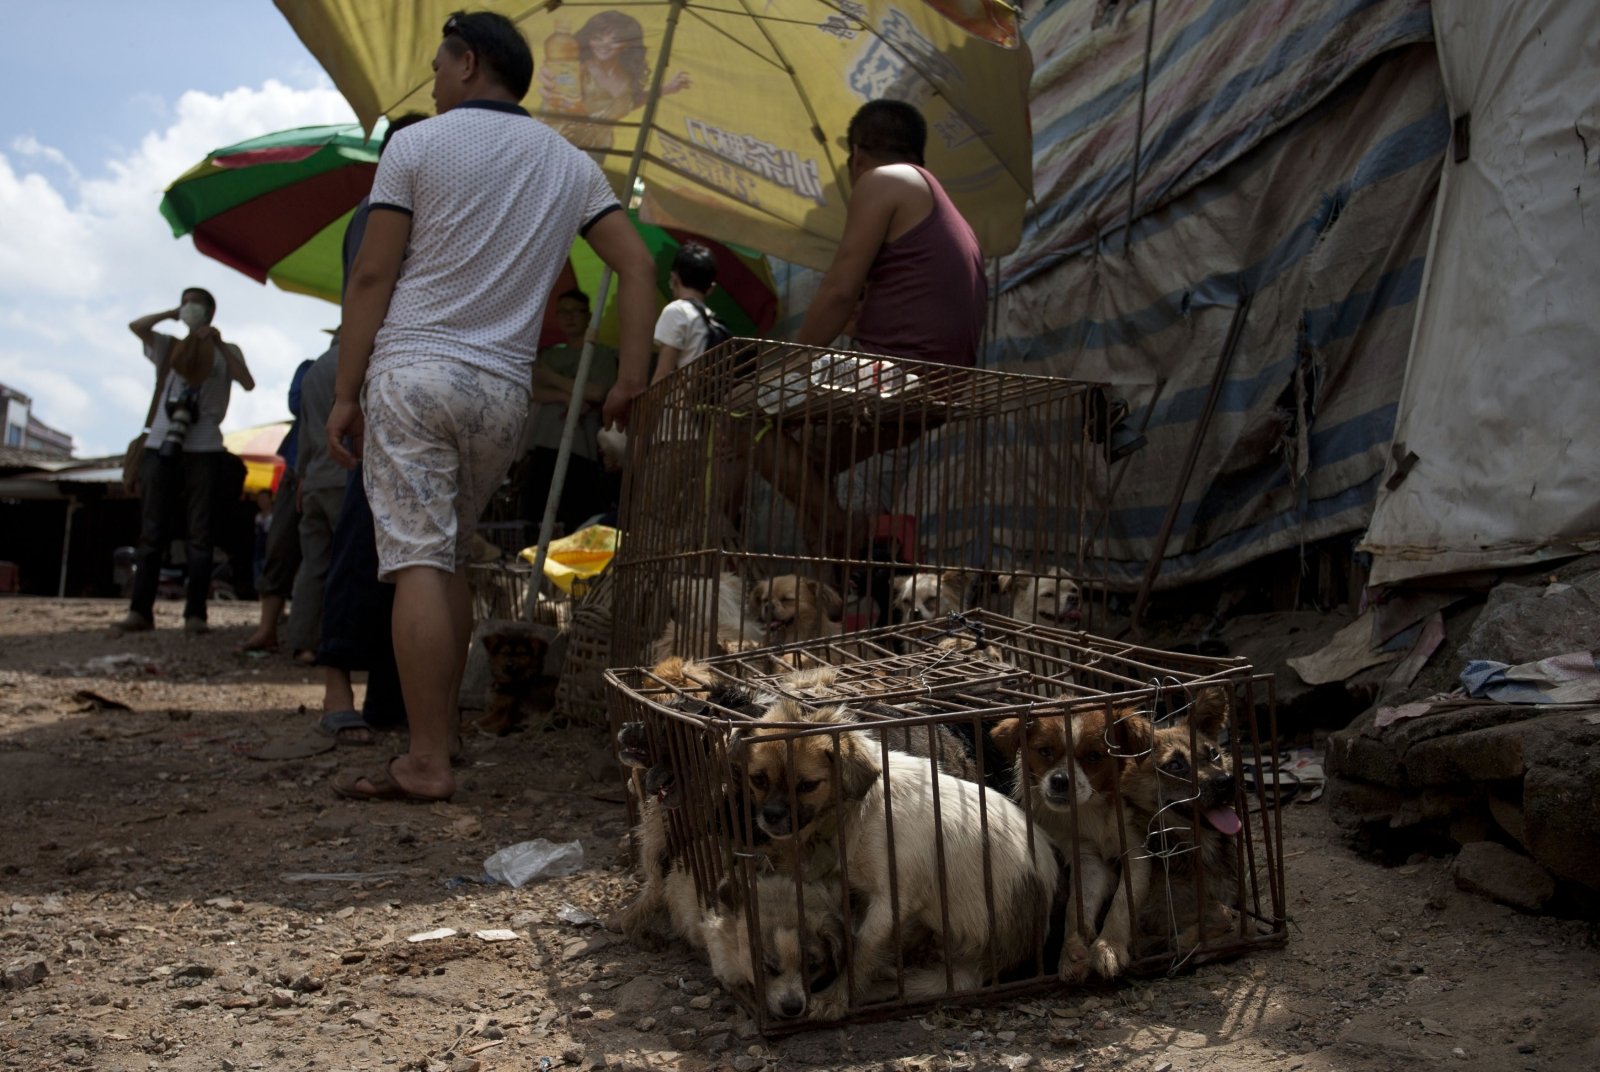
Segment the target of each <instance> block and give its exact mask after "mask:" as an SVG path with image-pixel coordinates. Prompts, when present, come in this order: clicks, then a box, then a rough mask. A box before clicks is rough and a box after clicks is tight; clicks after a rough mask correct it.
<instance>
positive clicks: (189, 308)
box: [178, 302, 206, 328]
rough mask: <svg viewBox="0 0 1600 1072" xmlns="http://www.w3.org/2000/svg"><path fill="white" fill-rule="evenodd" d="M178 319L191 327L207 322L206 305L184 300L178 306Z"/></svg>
mask: <svg viewBox="0 0 1600 1072" xmlns="http://www.w3.org/2000/svg"><path fill="white" fill-rule="evenodd" d="M178 319H179V320H182V321H183V322H184V323H185V324H187V325H189V327H190V328H197V327H199V326H200V325H202V324H204V323H205V322H206V307H205V306H204V305H201V304H200V303H199V302H184V303H183V305H181V306H179V307H178Z"/></svg>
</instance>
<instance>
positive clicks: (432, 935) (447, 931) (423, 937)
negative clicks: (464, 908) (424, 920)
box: [406, 927, 456, 942]
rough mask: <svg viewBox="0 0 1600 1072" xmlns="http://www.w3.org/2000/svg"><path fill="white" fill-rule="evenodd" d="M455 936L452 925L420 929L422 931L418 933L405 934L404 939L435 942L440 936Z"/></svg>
mask: <svg viewBox="0 0 1600 1072" xmlns="http://www.w3.org/2000/svg"><path fill="white" fill-rule="evenodd" d="M455 936H456V930H455V928H454V927H440V928H439V929H438V930H432V931H422V932H420V933H418V934H410V935H407V936H406V941H408V942H437V941H438V940H439V939H441V938H454V937H455Z"/></svg>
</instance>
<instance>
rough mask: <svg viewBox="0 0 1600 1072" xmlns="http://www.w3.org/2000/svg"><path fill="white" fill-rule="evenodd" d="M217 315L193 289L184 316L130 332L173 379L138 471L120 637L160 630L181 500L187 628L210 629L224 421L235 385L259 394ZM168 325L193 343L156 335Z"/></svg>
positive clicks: (140, 322) (176, 313)
mask: <svg viewBox="0 0 1600 1072" xmlns="http://www.w3.org/2000/svg"><path fill="white" fill-rule="evenodd" d="M216 312H217V299H215V298H213V297H212V296H211V292H210V291H207V290H203V289H201V288H200V287H189V288H188V289H187V290H185V291H184V292H183V294H182V296H181V298H180V300H179V305H178V308H176V309H169V310H167V311H166V312H161V313H151V314H149V315H148V316H142V317H140V318H139V319H137V320H135V321H133V323H131V324H129V325H128V330H129V331H131V332H133V333H134V334H135V335H137V336H138V337H139V341H140V342H142V343H144V356H145V357H146V358H147V359H148V360H149V361H150V363H151V364H153V365H155V366H156V368H157V369H161V368H165V369H166V370H167V372H166V379H165V381H164V382H163V384H162V386H161V393H160V399H161V401H160V403H159V404H158V405H157V406H156V409H155V417H154V418H153V419H152V420H151V422H150V434H149V436H147V437H146V439H145V450H144V457H143V459H142V460H141V461H140V463H139V489H140V491H139V497H140V511H141V520H140V526H139V549H138V552H137V554H138V559H137V562H138V568H137V570H136V572H135V573H134V580H133V598H132V599H131V600H130V602H129V606H128V613H127V614H126V615H125V616H124V617H123V618H122V620H121V621H119V622H117V623H116V626H115V628H116V629H117V630H118V631H119V632H124V633H136V632H142V631H144V630H146V629H153V628H155V602H156V589H157V588H158V587H159V584H160V580H161V557H162V554H163V552H165V551H166V549H167V544H168V542H170V541H171V539H172V538H173V534H172V533H171V532H170V531H169V527H168V525H167V518H168V517H169V516H170V514H169V509H170V507H169V504H170V503H171V502H172V500H174V499H176V498H178V497H180V496H181V497H182V498H183V500H184V504H185V509H184V512H183V513H184V519H185V529H186V545H185V548H184V562H185V565H186V568H187V570H188V577H187V578H186V580H185V594H184V603H183V628H184V630H185V631H187V632H190V633H204V632H207V631H208V629H209V627H208V626H207V625H206V600H207V597H208V596H209V595H210V593H211V559H212V555H211V546H212V539H211V500H212V497H213V494H214V487H215V485H216V481H217V466H218V462H219V460H220V459H221V457H222V455H223V453H224V451H223V447H222V428H221V425H222V419H223V417H225V416H227V413H228V401H229V399H230V397H231V395H232V389H233V385H234V384H235V383H237V384H238V385H239V386H240V387H243V388H244V389H245V390H246V391H251V390H254V389H255V386H256V381H255V380H254V379H253V378H252V377H251V375H250V369H249V367H248V366H247V365H246V364H245V362H244V354H243V353H242V352H241V351H240V349H239V348H238V347H237V346H235V345H234V344H233V343H231V342H225V341H223V338H222V333H221V332H219V331H218V330H217V329H216V327H215V326H214V325H213V324H212V323H211V320H212V318H213V317H214V316H215V315H216ZM163 320H179V321H182V322H183V324H184V325H185V326H186V327H188V329H189V333H188V335H187V336H185V337H184V338H182V339H178V338H175V337H174V336H172V335H168V334H166V333H164V332H160V331H157V330H155V327H156V325H157V324H159V323H161V322H162V321H163Z"/></svg>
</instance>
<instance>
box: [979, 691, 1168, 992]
mask: <svg viewBox="0 0 1600 1072" xmlns="http://www.w3.org/2000/svg"><path fill="white" fill-rule="evenodd" d="M1068 718H1069V716H1067V715H1054V716H1050V717H1046V718H1036V719H1033V720H1032V721H1030V722H1029V723H1028V724H1027V726H1026V727H1024V725H1023V720H1022V719H1020V718H1008V719H1006V720H1005V721H1004V722H1001V723H999V724H998V725H996V726H995V727H994V729H992V730H990V731H989V732H990V736H991V737H993V739H994V742H995V745H996V747H998V748H999V749H1000V752H1001V754H1002V755H1005V756H1007V757H1008V758H1010V759H1012V760H1013V761H1014V764H1015V766H1014V776H1013V788H1012V791H1011V792H1012V796H1013V798H1014V799H1016V800H1017V801H1018V802H1019V803H1021V802H1022V800H1023V799H1024V794H1025V793H1026V794H1027V801H1028V805H1029V809H1030V811H1031V813H1032V815H1033V821H1034V822H1035V823H1037V824H1038V825H1039V826H1040V827H1041V828H1042V829H1043V830H1044V831H1045V832H1046V833H1048V834H1049V835H1050V837H1051V838H1052V839H1054V841H1055V843H1056V845H1057V846H1058V847H1059V848H1060V849H1061V851H1062V855H1063V856H1064V857H1066V859H1067V862H1068V864H1069V865H1070V866H1074V867H1076V868H1077V874H1076V875H1074V876H1073V877H1072V879H1071V880H1069V882H1068V894H1069V898H1068V903H1067V916H1066V925H1067V928H1068V933H1067V938H1066V942H1065V944H1064V945H1063V947H1062V950H1061V961H1060V963H1059V965H1058V969H1057V970H1058V974H1059V975H1060V977H1061V978H1062V979H1063V980H1066V981H1068V982H1077V981H1080V980H1082V979H1083V977H1084V976H1085V975H1087V974H1088V972H1089V970H1090V969H1091V968H1092V969H1093V970H1094V971H1095V973H1096V974H1098V975H1100V976H1102V977H1104V978H1107V979H1109V978H1113V977H1115V976H1116V975H1118V974H1120V973H1121V972H1122V970H1123V969H1124V968H1126V967H1127V966H1128V964H1129V962H1130V960H1131V946H1132V942H1133V915H1134V911H1133V909H1132V908H1131V907H1130V905H1139V904H1143V903H1144V899H1145V892H1146V890H1147V889H1148V888H1149V885H1150V865H1149V860H1148V859H1147V858H1146V857H1145V855H1144V853H1143V851H1142V849H1143V827H1138V828H1134V827H1133V826H1132V824H1131V823H1128V822H1127V821H1126V820H1124V822H1121V823H1119V822H1118V819H1117V800H1116V793H1117V783H1118V777H1117V776H1118V775H1119V774H1120V773H1121V772H1122V771H1124V770H1126V769H1127V766H1128V765H1129V764H1130V763H1132V762H1133V759H1132V756H1134V755H1135V754H1137V753H1139V752H1142V751H1144V750H1146V749H1147V748H1148V747H1149V744H1148V741H1149V738H1150V733H1151V730H1150V723H1149V721H1148V720H1146V719H1145V718H1144V716H1142V715H1140V714H1137V713H1136V712H1134V711H1131V710H1127V709H1124V710H1113V711H1111V712H1107V711H1106V710H1105V709H1104V708H1090V709H1087V710H1083V711H1077V712H1074V713H1073V714H1072V715H1071V716H1070V719H1071V721H1070V722H1069V721H1068ZM1069 729H1070V731H1071V732H1070V736H1069V733H1068V731H1069ZM1074 813H1076V821H1074ZM1130 848H1131V849H1133V850H1136V851H1133V852H1131V853H1130V852H1129V850H1130ZM1124 860H1125V861H1126V867H1127V869H1128V879H1129V884H1131V886H1132V891H1133V892H1132V898H1131V899H1130V897H1129V895H1128V890H1127V886H1125V885H1124V884H1122V883H1119V882H1118V875H1119V871H1120V870H1121V868H1120V867H1119V864H1120V863H1121V862H1122V861H1124ZM1080 892H1081V900H1080ZM1108 900H1110V901H1111V908H1110V911H1108V912H1106V917H1105V923H1104V926H1100V925H1099V919H1100V913H1101V911H1102V910H1103V909H1105V907H1106V902H1107V901H1108ZM1080 910H1081V912H1082V917H1083V922H1082V926H1081V928H1080V926H1079V923H1078V917H1079V912H1080ZM1086 942H1093V945H1092V946H1090V945H1086Z"/></svg>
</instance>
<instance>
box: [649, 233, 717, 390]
mask: <svg viewBox="0 0 1600 1072" xmlns="http://www.w3.org/2000/svg"><path fill="white" fill-rule="evenodd" d="M668 285H669V286H670V287H671V289H672V301H670V302H668V303H667V307H666V308H665V309H662V310H661V315H660V316H659V317H658V318H657V319H656V331H655V343H656V346H657V347H658V348H659V352H658V353H657V355H656V371H655V375H654V376H653V377H651V380H650V382H651V383H653V384H654V383H660V382H661V381H662V380H664V379H666V378H667V377H668V376H670V375H672V373H673V372H674V371H676V370H677V369H681V368H683V367H684V366H685V365H688V364H691V363H692V362H694V361H695V359H697V358H698V357H699V356H700V355H701V354H703V353H705V349H706V336H707V334H708V333H709V332H710V330H711V321H710V317H709V315H708V314H707V312H706V298H707V297H708V296H709V295H710V294H711V291H712V288H714V287H715V286H716V285H717V260H716V258H715V257H714V256H712V254H711V251H710V250H709V249H707V248H706V247H705V246H702V245H700V244H698V243H696V242H688V243H685V244H684V245H683V246H682V247H680V248H679V250H678V253H677V256H675V257H673V258H672V275H671V276H670V278H669V281H668Z"/></svg>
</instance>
